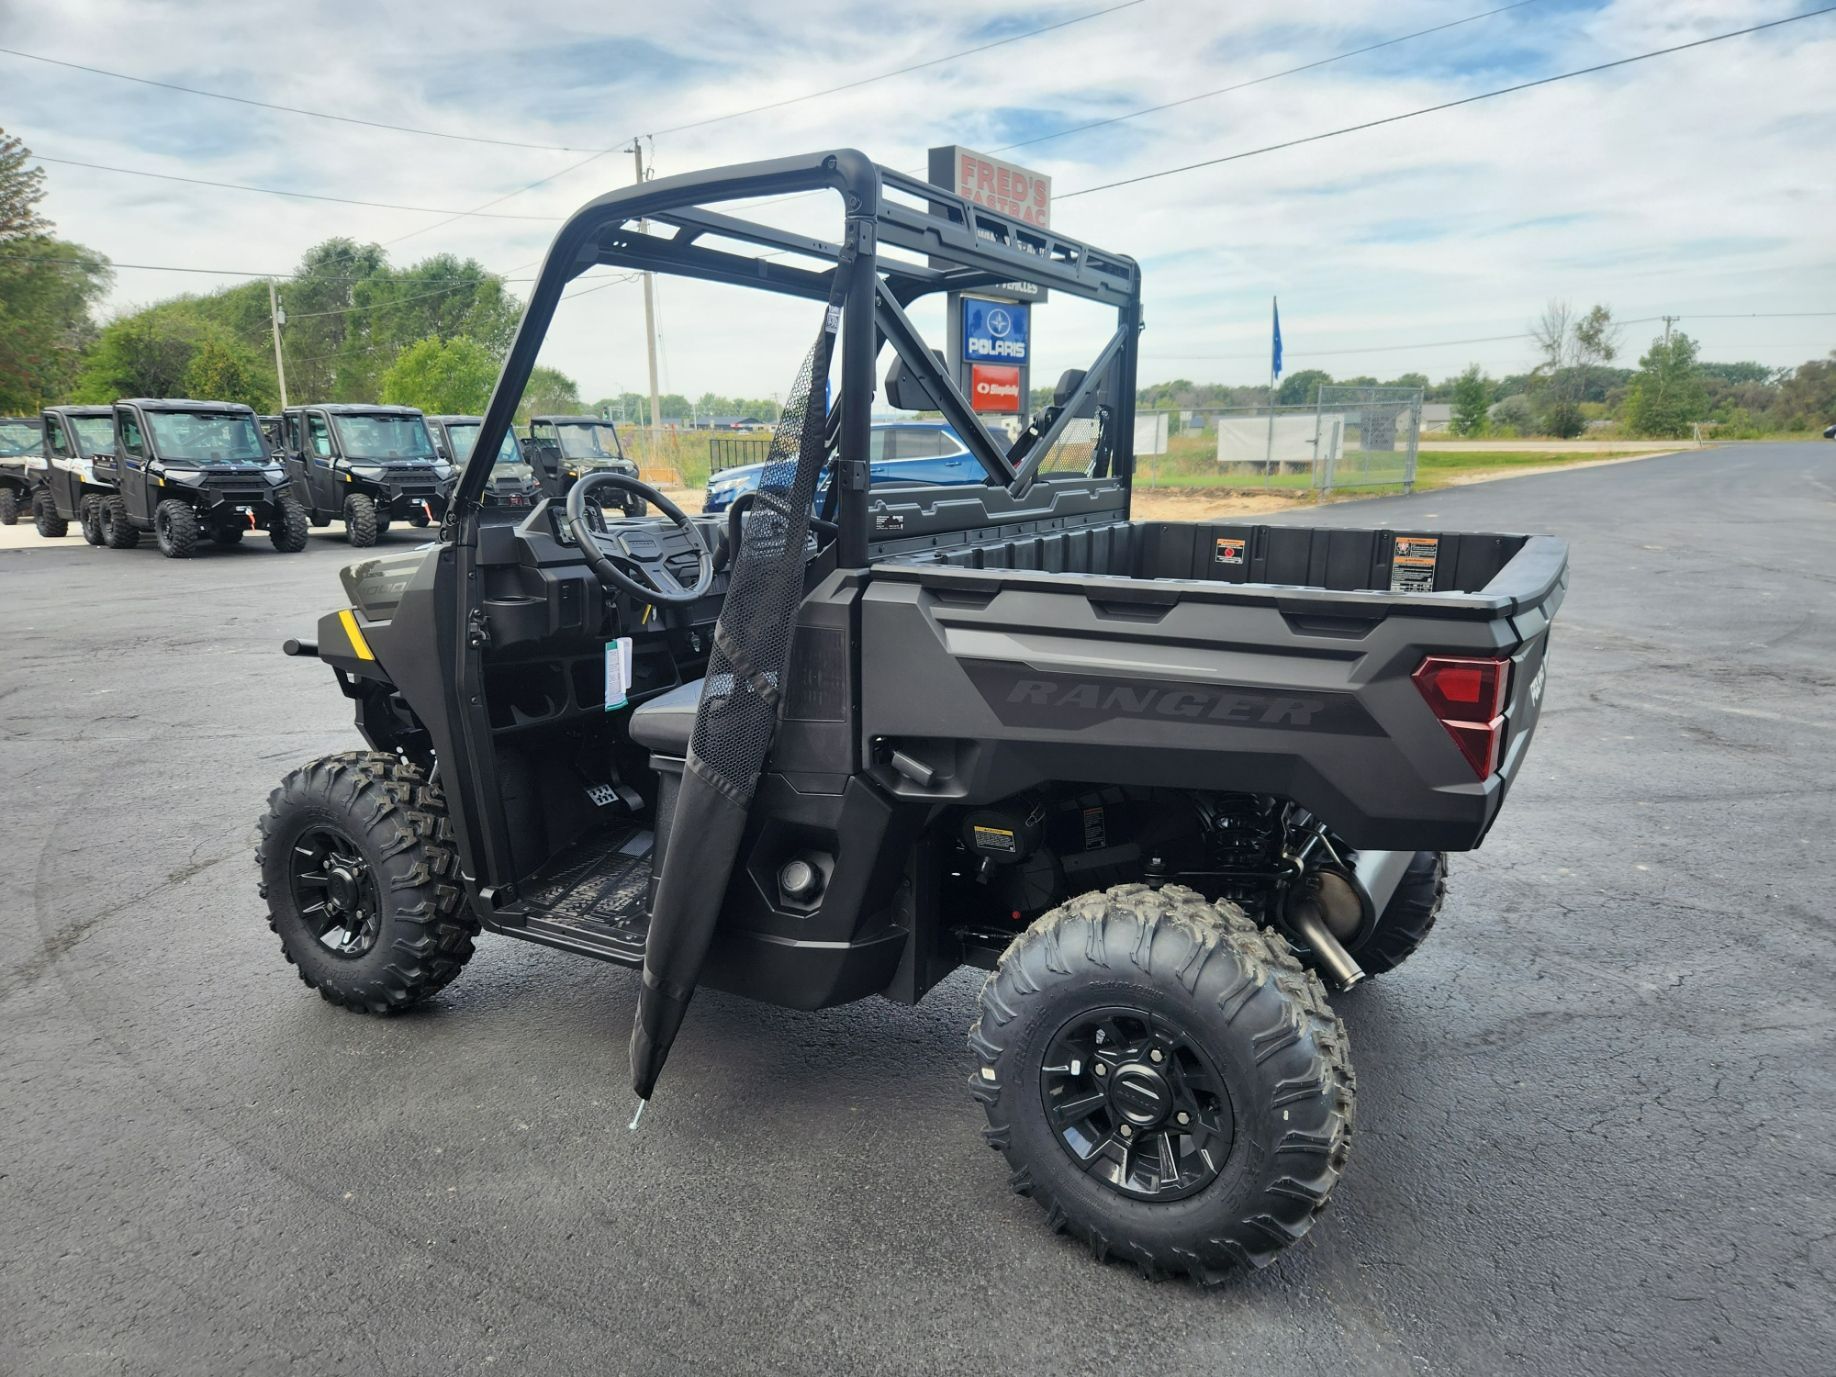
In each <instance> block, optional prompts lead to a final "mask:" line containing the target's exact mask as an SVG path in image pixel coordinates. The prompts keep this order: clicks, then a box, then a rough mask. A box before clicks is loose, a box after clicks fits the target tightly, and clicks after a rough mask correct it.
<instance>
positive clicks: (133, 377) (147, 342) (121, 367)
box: [75, 310, 192, 405]
mask: <svg viewBox="0 0 1836 1377" xmlns="http://www.w3.org/2000/svg"><path fill="white" fill-rule="evenodd" d="M184 324H186V322H181V321H180V320H179V319H178V317H177V314H176V313H175V312H173V311H170V310H168V311H164V312H161V311H139V312H136V313H135V314H133V315H131V316H123V317H121V319H119V320H115V321H111V322H110V323H109V324H108V325H105V326H104V327H103V328H102V332H101V333H100V334H99V335H98V336H97V338H96V342H95V345H94V347H92V348H91V349H90V351H89V353H88V354H87V356H85V358H84V360H83V370H82V372H81V373H80V374H79V375H78V377H77V383H76V388H75V399H76V400H77V401H79V402H87V403H90V404H92V405H102V404H104V403H107V402H112V401H114V400H115V399H116V398H118V397H179V396H183V395H184V387H185V370H186V369H187V368H188V367H190V365H191V355H192V340H191V333H190V331H189V330H188V329H185V328H182V327H183V325H184Z"/></svg>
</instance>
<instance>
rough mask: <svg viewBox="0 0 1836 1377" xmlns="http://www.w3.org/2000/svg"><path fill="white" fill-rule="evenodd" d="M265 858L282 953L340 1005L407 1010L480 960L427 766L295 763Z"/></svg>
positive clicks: (265, 890)
mask: <svg viewBox="0 0 1836 1377" xmlns="http://www.w3.org/2000/svg"><path fill="white" fill-rule="evenodd" d="M255 861H256V864H257V865H258V866H259V867H260V868H261V893H262V897H263V898H265V899H266V900H267V901H268V926H269V927H270V928H271V929H272V930H273V931H274V932H275V934H276V935H278V936H279V938H280V940H281V952H282V954H283V955H284V956H285V957H286V958H287V960H288V962H290V963H291V964H292V965H294V966H295V967H297V968H298V970H299V973H300V979H301V980H303V981H305V982H306V984H307V985H309V986H310V987H312V988H313V989H315V990H317V991H318V992H319V993H320V995H321V996H323V997H324V998H325V999H326V1000H328V1001H329V1002H331V1003H333V1004H337V1005H341V1006H342V1007H344V1008H347V1009H354V1010H357V1011H358V1012H361V1013H372V1014H396V1013H400V1012H401V1011H402V1010H404V1009H408V1008H411V1007H412V1006H414V1005H415V1004H418V1003H420V1002H421V1001H422V1000H424V999H426V998H427V997H428V996H430V995H432V994H434V993H435V992H436V991H438V990H440V989H442V988H443V987H445V986H446V985H447V984H448V983H450V982H451V981H452V979H453V977H454V976H456V975H458V974H459V972H460V970H461V969H462V968H463V967H464V965H465V963H466V962H467V961H468V960H470V959H471V955H472V938H473V936H474V935H475V934H476V933H477V931H478V923H477V920H476V919H474V918H473V917H472V915H471V913H470V911H469V910H468V909H467V907H466V905H465V902H464V893H463V891H462V890H461V888H460V884H459V863H458V858H457V856H456V855H455V853H454V850H453V842H452V824H451V823H450V822H449V821H448V819H447V815H446V797H445V794H444V792H443V791H442V790H441V788H440V785H439V784H438V783H437V782H436V781H434V780H432V779H430V778H429V777H428V775H427V774H426V772H425V771H423V770H422V769H421V768H420V767H419V766H418V765H413V764H410V763H408V762H407V761H404V760H402V759H401V758H400V757H398V756H394V755H388V754H385V753H383V752H380V751H352V752H348V753H345V754H342V755H333V756H327V757H325V758H324V759H322V760H316V761H314V762H313V763H312V764H310V765H308V766H306V767H305V768H304V769H300V770H295V771H294V772H293V773H292V774H290V775H288V776H287V777H286V778H285V779H284V780H282V781H281V784H280V787H279V788H278V789H276V790H275V791H274V792H273V793H272V794H270V795H269V796H268V811H267V814H266V815H265V816H264V817H263V818H262V820H261V843H260V846H259V848H258V849H257V850H256V852H255Z"/></svg>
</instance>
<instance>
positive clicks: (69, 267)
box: [0, 130, 109, 411]
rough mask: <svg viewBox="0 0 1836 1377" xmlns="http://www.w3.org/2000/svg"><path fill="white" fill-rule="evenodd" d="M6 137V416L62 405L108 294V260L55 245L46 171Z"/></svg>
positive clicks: (1, 187)
mask: <svg viewBox="0 0 1836 1377" xmlns="http://www.w3.org/2000/svg"><path fill="white" fill-rule="evenodd" d="M31 160H32V154H31V150H30V149H28V148H27V147H26V146H25V145H24V144H23V143H21V142H20V141H19V140H18V139H17V138H14V137H13V136H12V135H10V134H8V133H6V131H5V130H0V411H29V410H35V409H36V408H38V407H39V406H40V405H42V404H43V403H45V402H49V401H61V400H62V399H63V398H64V397H65V396H67V395H68V394H69V391H70V388H71V387H72V386H73V385H74V383H75V381H76V374H77V369H78V367H79V365H80V363H81V354H82V350H83V349H84V348H85V347H86V346H87V345H88V344H89V342H90V340H91V338H92V337H93V336H94V335H95V328H96V327H95V322H94V320H93V319H92V317H91V314H90V312H91V310H92V308H93V307H94V306H95V303H96V302H97V301H98V300H99V299H100V298H101V296H102V293H103V292H104V291H106V290H107V288H108V282H109V266H108V260H107V259H106V258H103V257H102V256H101V255H100V254H97V253H92V252H90V251H89V250H88V249H86V248H84V247H83V246H82V245H80V244H69V243H65V242H63V241H62V240H59V239H56V238H53V237H52V225H51V222H50V221H49V220H47V219H45V217H44V216H43V215H41V214H39V212H38V204H39V202H40V201H42V200H43V199H44V195H45V171H44V169H43V168H42V167H33V166H32V165H31Z"/></svg>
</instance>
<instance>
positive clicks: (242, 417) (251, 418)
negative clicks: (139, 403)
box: [141, 407, 274, 468]
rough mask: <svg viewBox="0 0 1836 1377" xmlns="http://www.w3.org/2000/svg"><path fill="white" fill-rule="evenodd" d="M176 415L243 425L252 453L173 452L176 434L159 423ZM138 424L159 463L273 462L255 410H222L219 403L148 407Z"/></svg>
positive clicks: (228, 464)
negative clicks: (209, 453)
mask: <svg viewBox="0 0 1836 1377" xmlns="http://www.w3.org/2000/svg"><path fill="white" fill-rule="evenodd" d="M179 419H185V420H192V421H198V420H212V421H223V422H227V423H229V424H231V425H241V426H244V427H246V428H247V431H248V434H249V436H250V437H252V439H253V440H254V447H255V450H254V453H253V454H251V455H248V456H246V457H245V456H243V455H240V454H230V455H224V456H223V457H220V458H218V457H211V456H206V455H191V454H185V453H182V452H174V450H175V448H179V449H182V446H179V445H177V442H176V437H173V436H171V435H170V434H169V433H167V432H165V431H163V430H162V429H161V427H162V425H164V424H168V423H170V422H172V421H174V420H179ZM141 428H142V430H143V432H144V433H145V435H146V436H147V437H148V438H150V439H151V440H152V442H153V447H152V457H153V458H156V459H158V460H159V461H160V462H161V463H162V464H174V465H177V466H179V467H182V468H209V467H212V466H221V467H227V468H266V467H268V466H269V465H271V464H272V463H273V462H274V456H273V455H272V454H271V453H270V452H269V450H268V442H267V439H266V438H265V437H264V436H263V435H262V433H261V427H260V426H259V425H258V424H256V421H255V413H254V412H252V411H225V410H223V409H222V408H220V407H199V408H197V409H196V410H190V409H187V408H184V407H172V408H164V407H161V408H152V407H149V408H147V409H146V410H145V411H143V412H142V413H141Z"/></svg>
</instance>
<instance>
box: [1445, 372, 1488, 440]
mask: <svg viewBox="0 0 1836 1377" xmlns="http://www.w3.org/2000/svg"><path fill="white" fill-rule="evenodd" d="M1491 400H1492V385H1491V383H1490V382H1488V381H1487V380H1486V376H1485V373H1484V372H1483V371H1482V370H1481V369H1480V367H1479V365H1478V364H1476V363H1475V364H1471V365H1469V366H1468V368H1467V370H1466V371H1465V372H1464V373H1462V374H1461V375H1460V376H1459V378H1457V379H1456V380H1455V382H1454V386H1453V421H1452V422H1451V424H1450V429H1451V430H1452V431H1453V433H1454V434H1455V435H1483V434H1485V423H1486V410H1487V408H1488V407H1489V406H1490V404H1491Z"/></svg>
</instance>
